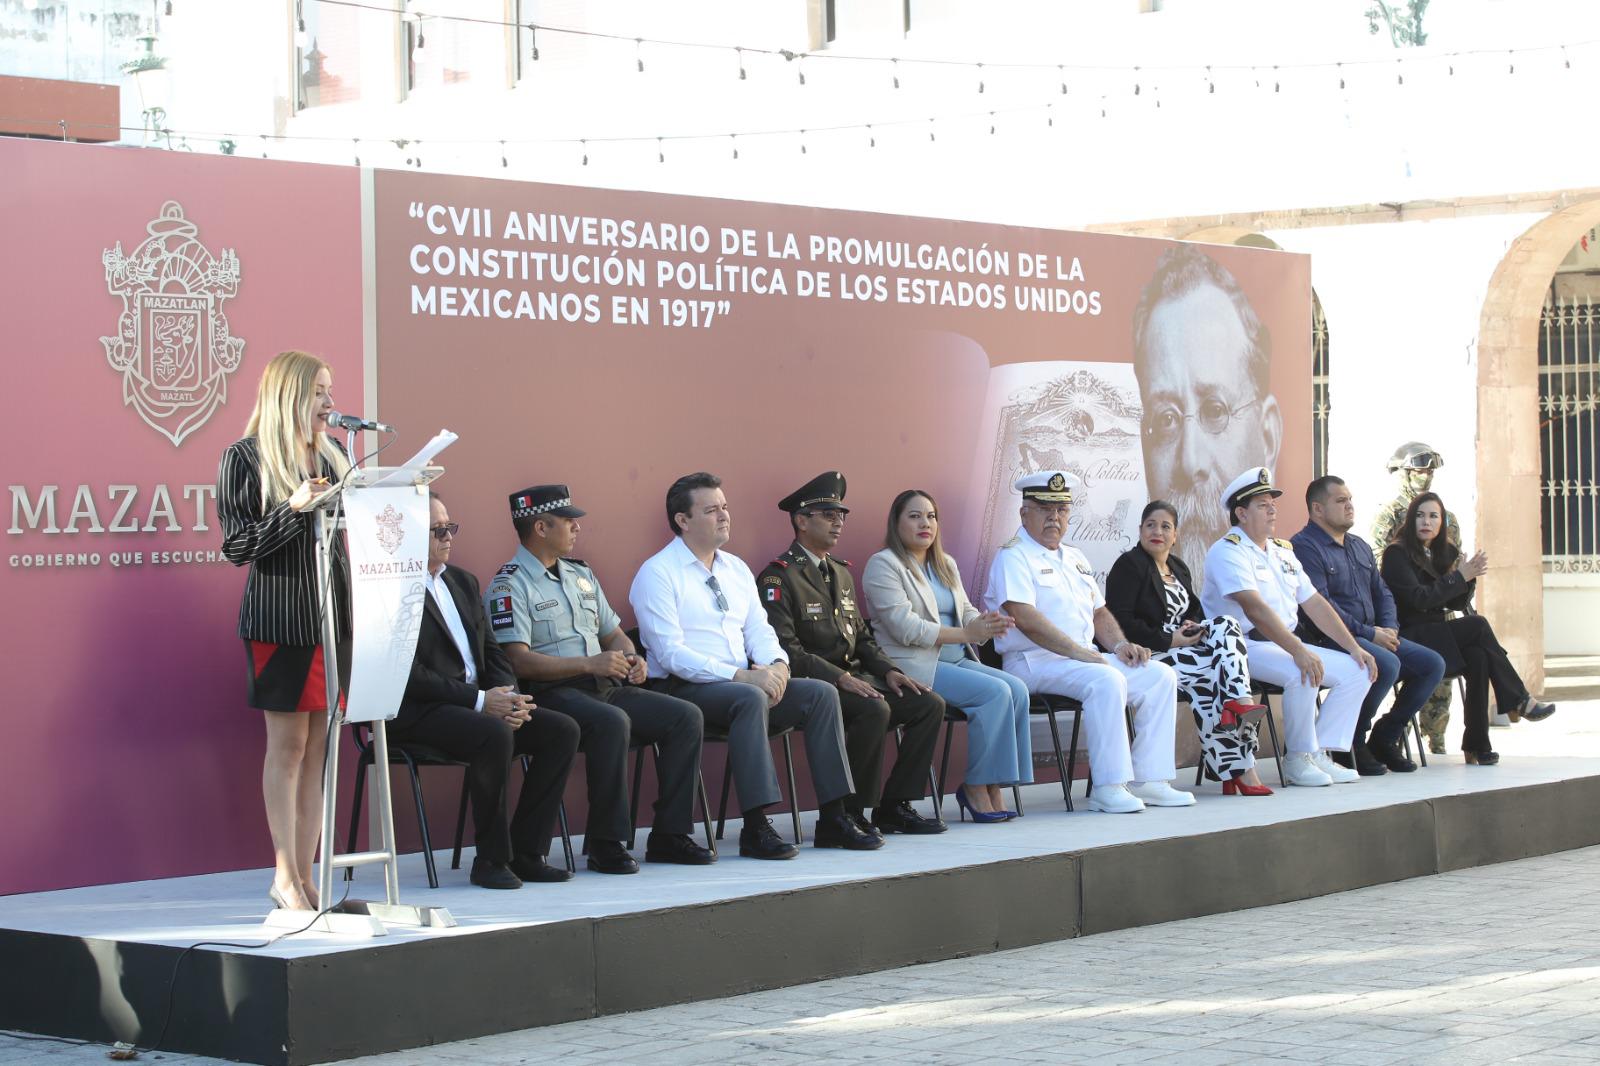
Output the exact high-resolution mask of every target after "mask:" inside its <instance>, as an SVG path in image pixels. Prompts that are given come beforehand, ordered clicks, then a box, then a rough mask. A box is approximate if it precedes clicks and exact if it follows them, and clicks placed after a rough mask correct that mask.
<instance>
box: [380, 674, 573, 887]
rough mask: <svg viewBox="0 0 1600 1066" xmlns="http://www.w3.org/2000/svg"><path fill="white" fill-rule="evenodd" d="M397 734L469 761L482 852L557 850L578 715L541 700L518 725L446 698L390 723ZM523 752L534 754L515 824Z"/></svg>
mask: <svg viewBox="0 0 1600 1066" xmlns="http://www.w3.org/2000/svg"><path fill="white" fill-rule="evenodd" d="M389 737H390V739H392V740H396V741H400V742H402V743H403V742H405V741H408V740H414V741H416V742H417V743H419V744H426V745H427V746H428V747H430V748H436V749H438V750H439V751H441V752H443V753H444V754H446V755H448V756H450V757H451V758H452V759H460V760H462V761H463V762H465V763H466V764H467V771H466V773H467V792H468V795H470V796H471V798H472V826H473V830H474V832H475V833H476V837H477V843H478V854H479V856H481V857H482V858H485V859H488V860H489V861H491V862H500V863H505V862H510V861H511V858H512V856H513V855H536V856H539V857H540V858H543V857H544V856H545V855H548V854H549V853H550V839H551V837H552V835H553V834H554V833H555V824H556V813H557V812H558V811H559V810H560V808H561V794H562V792H563V791H564V790H565V789H566V787H567V774H568V773H569V772H570V771H571V770H572V760H573V758H574V757H575V756H576V754H577V751H578V726H577V724H576V723H575V722H573V720H572V719H571V718H568V717H567V716H566V715H564V714H559V713H557V712H556V711H548V710H545V709H544V708H543V707H536V708H534V710H533V717H532V718H530V719H529V720H528V721H527V722H524V723H523V724H522V725H521V726H520V727H518V728H516V729H512V728H511V727H510V726H509V725H507V724H506V723H505V720H504V719H502V718H499V717H497V716H495V715H492V714H484V713H482V712H481V711H475V710H473V709H472V708H471V707H456V706H452V705H450V704H438V705H435V706H434V707H432V708H431V709H429V710H426V711H424V712H422V714H420V715H418V716H417V717H415V718H412V719H410V720H408V721H405V722H401V721H398V720H397V721H395V722H392V723H390V725H389ZM518 755H527V756H529V757H530V759H531V761H530V763H529V765H528V775H527V778H526V779H525V780H524V781H523V782H522V794H521V795H520V796H518V797H517V809H516V812H515V813H514V814H513V815H512V816H511V821H510V824H509V825H508V824H507V822H506V782H507V780H508V779H509V777H510V774H511V760H512V759H513V758H515V757H516V756H518Z"/></svg>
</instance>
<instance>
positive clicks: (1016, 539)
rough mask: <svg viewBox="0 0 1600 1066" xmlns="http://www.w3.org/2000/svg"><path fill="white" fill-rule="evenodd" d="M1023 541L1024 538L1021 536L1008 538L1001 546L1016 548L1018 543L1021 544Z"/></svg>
mask: <svg viewBox="0 0 1600 1066" xmlns="http://www.w3.org/2000/svg"><path fill="white" fill-rule="evenodd" d="M1021 543H1022V538H1021V537H1012V538H1011V539H1010V540H1008V541H1006V542H1005V543H1004V544H1002V545H1000V547H1001V548H1015V547H1016V546H1017V545H1018V544H1021Z"/></svg>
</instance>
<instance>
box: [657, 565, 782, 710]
mask: <svg viewBox="0 0 1600 1066" xmlns="http://www.w3.org/2000/svg"><path fill="white" fill-rule="evenodd" d="M711 577H715V578H716V579H717V583H718V584H719V585H720V586H721V588H722V594H723V596H724V597H725V598H726V600H727V604H728V609H727V610H726V611H723V610H719V609H718V607H717V597H716V593H715V592H714V591H713V590H712V589H711V587H710V585H709V584H707V579H708V578H711ZM628 602H629V603H631V604H633V614H634V617H635V618H637V619H638V621H639V637H640V639H641V640H643V641H644V646H645V651H646V663H647V665H648V667H649V674H650V676H651V677H653V678H660V677H668V676H671V677H676V678H679V679H681V680H684V681H695V682H702V683H704V682H709V681H728V680H731V679H732V678H733V675H734V674H735V673H736V672H738V671H740V670H744V669H746V668H748V667H749V666H750V664H751V663H757V664H760V665H763V666H765V665H766V664H768V663H773V662H788V661H789V657H788V656H787V655H785V654H784V651H783V648H782V646H781V645H779V643H778V634H777V633H775V632H773V630H772V625H771V623H769V622H768V621H767V612H766V610H765V609H763V608H762V606H761V599H760V596H759V594H758V593H757V592H756V579H755V575H754V574H752V573H751V572H750V568H749V567H748V566H746V565H745V564H744V562H743V560H741V559H740V558H739V557H738V556H736V555H730V554H728V553H727V552H725V551H719V552H717V554H716V556H715V557H714V558H713V559H712V565H711V569H709V570H708V569H706V565H705V564H704V563H702V562H701V561H700V560H699V559H697V558H695V556H694V553H693V552H692V551H690V550H689V548H688V545H686V544H684V543H683V538H682V537H673V538H672V542H671V543H670V544H668V545H667V546H666V547H665V548H662V549H661V550H660V551H658V552H656V553H655V554H654V555H652V556H651V557H650V558H648V559H646V560H645V562H644V565H643V566H641V567H640V568H639V572H638V573H637V574H635V575H634V578H633V587H632V588H631V589H629V590H628Z"/></svg>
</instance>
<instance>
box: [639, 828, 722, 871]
mask: <svg viewBox="0 0 1600 1066" xmlns="http://www.w3.org/2000/svg"><path fill="white" fill-rule="evenodd" d="M644 861H645V862H675V863H677V864H678V865H679V866H710V865H711V864H712V863H714V862H716V861H717V857H716V855H714V854H712V853H711V852H710V851H708V850H706V849H705V848H702V847H701V846H700V845H699V844H696V843H695V842H694V837H692V836H690V835H689V834H688V833H651V834H650V835H649V836H648V837H646V838H645V842H644Z"/></svg>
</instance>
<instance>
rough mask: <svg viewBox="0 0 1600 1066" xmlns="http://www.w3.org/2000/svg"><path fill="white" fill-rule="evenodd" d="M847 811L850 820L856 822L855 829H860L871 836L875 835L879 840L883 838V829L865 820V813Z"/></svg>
mask: <svg viewBox="0 0 1600 1066" xmlns="http://www.w3.org/2000/svg"><path fill="white" fill-rule="evenodd" d="M849 813H850V820H851V821H852V822H854V823H856V828H857V829H859V830H861V831H862V832H863V833H868V834H870V835H872V836H875V837H877V838H878V839H879V840H882V839H883V830H882V829H879V828H878V827H877V826H875V825H873V824H872V823H871V822H869V821H867V816H866V815H865V814H862V813H858V812H856V811H851V812H849Z"/></svg>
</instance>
